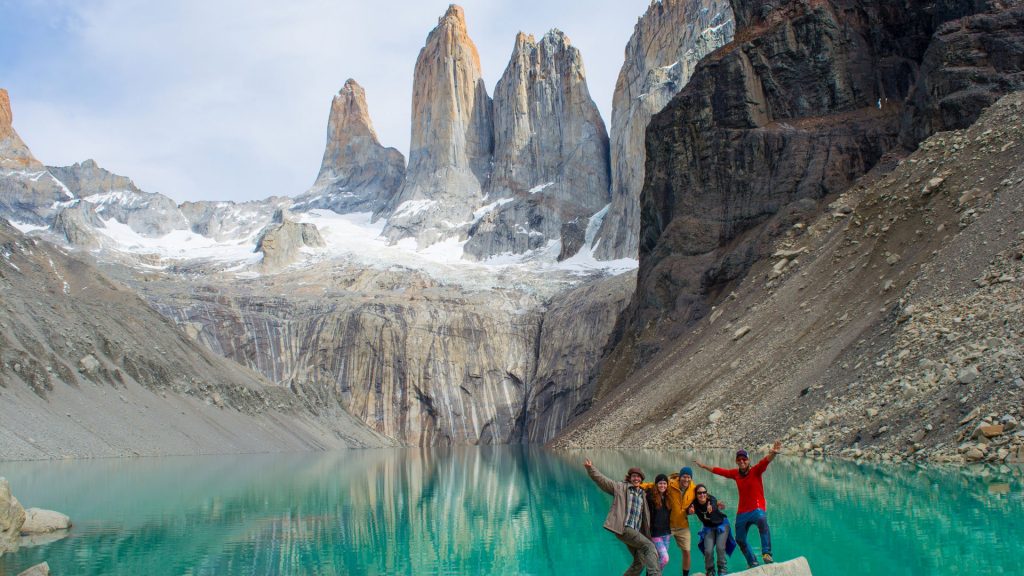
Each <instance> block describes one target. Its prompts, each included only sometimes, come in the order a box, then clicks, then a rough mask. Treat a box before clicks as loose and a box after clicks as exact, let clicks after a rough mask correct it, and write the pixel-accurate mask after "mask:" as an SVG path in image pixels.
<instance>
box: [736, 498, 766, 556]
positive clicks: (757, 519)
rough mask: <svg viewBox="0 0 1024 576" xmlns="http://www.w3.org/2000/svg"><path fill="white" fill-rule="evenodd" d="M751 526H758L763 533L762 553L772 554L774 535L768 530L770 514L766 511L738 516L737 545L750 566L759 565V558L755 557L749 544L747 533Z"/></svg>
mask: <svg viewBox="0 0 1024 576" xmlns="http://www.w3.org/2000/svg"><path fill="white" fill-rule="evenodd" d="M751 526H757V531H758V532H760V533H761V553H762V554H771V553H772V533H771V531H770V530H769V529H768V514H766V513H765V511H764V510H751V511H750V512H744V513H743V514H738V515H737V516H736V544H738V545H739V547H740V551H741V552H743V557H744V558H746V559H747V565H748V566H753V565H754V564H757V558H755V557H754V552H753V551H752V550H751V549H750V543H748V542H747V531H748V530H750V527H751Z"/></svg>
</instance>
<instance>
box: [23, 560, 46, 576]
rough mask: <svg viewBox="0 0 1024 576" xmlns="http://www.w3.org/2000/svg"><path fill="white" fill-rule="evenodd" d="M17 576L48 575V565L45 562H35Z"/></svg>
mask: <svg viewBox="0 0 1024 576" xmlns="http://www.w3.org/2000/svg"><path fill="white" fill-rule="evenodd" d="M18 576H50V565H49V564H47V563H46V562H43V563H41V564H36V565H35V566H33V567H31V568H29V569H28V570H25V571H24V572H22V573H20V574H18Z"/></svg>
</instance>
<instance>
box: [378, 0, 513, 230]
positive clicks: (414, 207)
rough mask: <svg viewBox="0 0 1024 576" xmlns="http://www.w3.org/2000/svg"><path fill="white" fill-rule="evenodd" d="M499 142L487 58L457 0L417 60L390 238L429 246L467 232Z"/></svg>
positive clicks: (441, 19)
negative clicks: (405, 159)
mask: <svg viewBox="0 0 1024 576" xmlns="http://www.w3.org/2000/svg"><path fill="white" fill-rule="evenodd" d="M493 143H494V132H493V111H492V107H491V98H490V97H489V96H488V95H487V88H486V86H485V84H484V80H483V74H482V72H481V68H480V55H479V53H478V52H477V49H476V45H475V44H473V41H472V40H471V39H470V37H469V34H468V32H467V29H466V22H465V16H464V14H463V12H462V8H460V7H458V6H456V5H454V4H453V5H452V6H450V7H449V8H448V12H447V13H446V14H445V15H444V16H443V17H442V18H440V19H439V20H438V25H437V27H436V28H434V29H433V30H431V32H430V34H428V35H427V41H426V44H425V45H424V46H423V49H422V50H420V54H419V57H418V58H417V59H416V68H415V73H414V79H413V96H412V137H411V142H410V146H409V168H408V171H407V173H406V179H405V182H404V183H403V185H402V189H401V191H400V192H399V194H398V195H397V196H396V197H395V200H394V201H393V202H392V203H391V204H390V206H389V209H388V211H389V212H390V214H389V218H388V225H387V227H386V228H385V230H384V235H385V236H386V237H387V238H388V239H389V240H391V241H398V240H399V239H401V238H406V237H410V236H412V237H415V238H416V240H417V243H418V244H419V245H421V246H426V245H430V244H433V243H435V242H437V241H439V240H442V239H444V238H448V237H451V236H460V235H462V234H464V232H465V226H466V225H468V224H469V223H470V222H471V221H472V219H473V211H474V210H475V209H476V208H477V207H478V206H480V202H481V200H482V199H483V194H482V192H481V191H482V188H483V185H484V184H485V183H486V182H487V179H488V177H489V175H490V169H491V153H492V150H493Z"/></svg>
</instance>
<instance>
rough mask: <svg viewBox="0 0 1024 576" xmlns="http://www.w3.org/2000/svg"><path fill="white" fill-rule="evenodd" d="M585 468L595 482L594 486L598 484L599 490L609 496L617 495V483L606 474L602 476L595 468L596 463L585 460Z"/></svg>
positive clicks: (588, 459)
mask: <svg viewBox="0 0 1024 576" xmlns="http://www.w3.org/2000/svg"><path fill="white" fill-rule="evenodd" d="M583 467H584V468H586V469H587V474H588V475H589V476H590V479H591V480H593V481H594V484H597V487H598V488H600V489H601V490H604V491H605V492H607V493H609V494H612V495H614V494H615V482H613V481H612V480H611V479H610V478H608V477H607V476H605V475H604V474H601V471H600V470H598V469H597V467H596V466H594V463H593V462H591V461H590V458H586V459H585V460H583Z"/></svg>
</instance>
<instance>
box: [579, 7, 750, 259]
mask: <svg viewBox="0 0 1024 576" xmlns="http://www.w3.org/2000/svg"><path fill="white" fill-rule="evenodd" d="M734 28H735V25H734V21H733V18H732V9H731V8H730V7H729V3H728V2H727V1H726V0H658V1H655V2H652V3H651V6H650V7H649V8H648V9H647V12H646V13H645V14H644V15H643V16H642V17H641V18H640V19H639V21H637V23H636V27H635V28H634V29H633V35H632V36H631V37H630V39H629V43H628V44H627V45H626V59H625V62H623V64H622V69H621V70H620V71H619V78H618V80H617V81H616V83H615V94H614V96H613V98H612V126H611V172H612V184H611V198H612V205H611V208H610V209H609V211H608V214H607V215H606V216H605V218H604V221H603V223H602V226H601V230H600V232H599V233H598V236H597V239H596V245H595V246H594V253H595V255H596V256H597V257H598V258H601V259H616V258H636V256H637V246H638V244H637V239H638V237H639V231H640V190H641V188H643V183H644V159H645V156H646V153H645V149H644V133H645V131H646V129H647V124H648V122H650V120H651V117H652V116H654V114H656V113H658V112H660V111H661V110H662V108H664V107H665V105H666V104H668V102H669V101H670V100H671V99H672V97H673V96H675V95H676V94H677V93H678V92H679V91H680V90H682V89H683V86H685V85H686V83H687V81H689V79H690V76H691V75H692V74H693V70H694V68H695V67H696V65H697V62H698V61H700V60H701V59H702V58H704V56H706V55H708V54H710V53H711V52H713V51H714V50H715V49H717V48H718V47H720V46H723V45H725V44H726V43H728V42H729V41H730V40H732V36H733V31H734Z"/></svg>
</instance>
